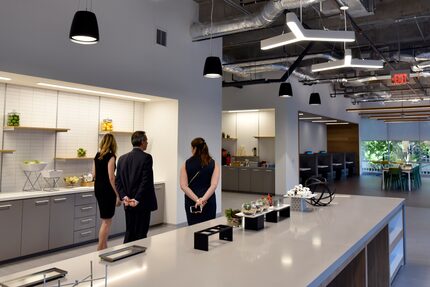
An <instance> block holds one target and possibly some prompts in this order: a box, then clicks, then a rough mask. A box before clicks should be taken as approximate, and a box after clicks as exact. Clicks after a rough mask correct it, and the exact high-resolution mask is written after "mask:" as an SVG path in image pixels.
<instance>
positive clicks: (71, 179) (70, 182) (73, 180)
mask: <svg viewBox="0 0 430 287" xmlns="http://www.w3.org/2000/svg"><path fill="white" fill-rule="evenodd" d="M78 182H79V177H77V176H66V177H64V183H65V184H66V186H69V187H72V186H75V185H77V184H78Z"/></svg>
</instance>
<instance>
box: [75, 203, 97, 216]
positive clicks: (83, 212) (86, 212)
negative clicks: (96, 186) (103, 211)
mask: <svg viewBox="0 0 430 287" xmlns="http://www.w3.org/2000/svg"><path fill="white" fill-rule="evenodd" d="M96 207H97V206H96V204H95V203H90V204H85V205H79V206H75V218H81V217H87V216H94V215H96Z"/></svg>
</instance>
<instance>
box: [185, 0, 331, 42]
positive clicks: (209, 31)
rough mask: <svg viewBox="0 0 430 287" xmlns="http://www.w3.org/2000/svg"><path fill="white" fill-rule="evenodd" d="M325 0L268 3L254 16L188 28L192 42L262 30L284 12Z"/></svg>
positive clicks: (289, 0) (293, 0)
mask: <svg viewBox="0 0 430 287" xmlns="http://www.w3.org/2000/svg"><path fill="white" fill-rule="evenodd" d="M322 1H325V0H277V1H274V0H272V1H269V2H268V3H267V4H266V5H265V6H264V7H263V9H262V10H261V11H260V12H259V13H256V14H252V15H245V16H242V17H240V18H235V19H232V20H226V21H221V22H217V23H213V25H212V28H211V25H210V23H193V24H192V25H191V28H190V33H191V37H192V38H193V41H198V40H205V39H208V38H210V37H211V35H212V37H220V36H224V35H228V34H233V33H239V32H244V31H249V30H255V29H260V28H264V27H266V26H268V25H270V24H271V23H272V22H273V21H275V19H276V18H278V17H279V16H280V15H281V14H282V13H283V11H284V10H290V9H296V8H299V7H300V4H302V7H307V6H310V5H313V4H319V3H320V2H322Z"/></svg>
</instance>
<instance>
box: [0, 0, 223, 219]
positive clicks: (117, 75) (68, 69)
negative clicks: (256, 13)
mask: <svg viewBox="0 0 430 287" xmlns="http://www.w3.org/2000/svg"><path fill="white" fill-rule="evenodd" d="M76 6H77V5H76V2H75V1H66V0H60V1H48V0H40V1H37V3H36V2H28V3H26V4H25V5H23V4H22V2H21V1H16V0H4V1H2V8H1V9H0V38H1V39H4V41H2V45H0V70H3V71H7V72H14V73H18V74H27V75H33V76H39V77H45V78H51V79H58V80H62V81H67V82H74V83H82V84H88V85H93V86H100V87H107V88H112V89H119V90H126V91H131V92H136V93H142V94H150V95H155V96H161V97H167V98H172V99H177V100H179V102H178V108H179V114H178V160H177V162H178V164H177V166H176V169H177V170H179V168H180V165H181V164H182V162H183V161H184V160H185V159H186V158H188V157H189V154H190V148H189V144H190V141H191V140H192V139H193V138H195V137H197V136H202V137H204V138H205V139H206V141H207V142H208V144H209V148H210V150H211V152H212V154H213V156H214V158H215V159H216V160H217V161H220V159H221V155H220V151H221V139H220V134H221V81H220V80H208V79H204V78H203V77H202V70H203V65H204V60H205V58H206V56H208V54H209V42H208V41H201V42H192V39H191V36H190V33H189V29H190V25H191V24H192V22H193V21H194V20H197V19H198V17H197V16H198V13H197V12H198V9H197V8H198V6H197V4H196V3H195V2H194V1H192V0H181V1H167V0H160V1H150V0H145V1H133V0H123V1H116V0H105V1H96V2H94V8H95V12H96V14H97V17H98V22H99V28H100V37H101V39H100V43H98V44H97V45H88V46H84V45H77V44H74V43H72V42H70V41H69V40H68V33H69V28H70V24H71V22H72V18H73V15H74V13H75V11H76ZM156 27H160V28H162V29H164V30H165V31H167V47H161V46H158V45H156V44H155V35H156V33H155V29H156ZM221 41H222V40H221V39H214V41H213V47H214V53H215V54H216V55H221V50H222V42H221ZM177 177H178V175H177ZM170 188H171V189H170ZM170 188H169V189H168V190H167V197H174V198H177V208H178V209H177V215H176V218H175V220H174V221H172V222H170V223H181V222H184V221H185V211H184V208H183V194H182V192H181V191H180V190H179V187H178V186H171V187H170ZM217 194H218V195H219V194H220V188H218V189H217ZM220 211H221V207H220V204H219V205H218V212H220Z"/></svg>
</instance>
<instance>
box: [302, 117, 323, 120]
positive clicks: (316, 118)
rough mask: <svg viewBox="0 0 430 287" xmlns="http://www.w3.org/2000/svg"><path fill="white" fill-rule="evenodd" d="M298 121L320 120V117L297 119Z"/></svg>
mask: <svg viewBox="0 0 430 287" xmlns="http://www.w3.org/2000/svg"><path fill="white" fill-rule="evenodd" d="M299 120H303V121H305V120H322V117H307V118H299Z"/></svg>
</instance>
